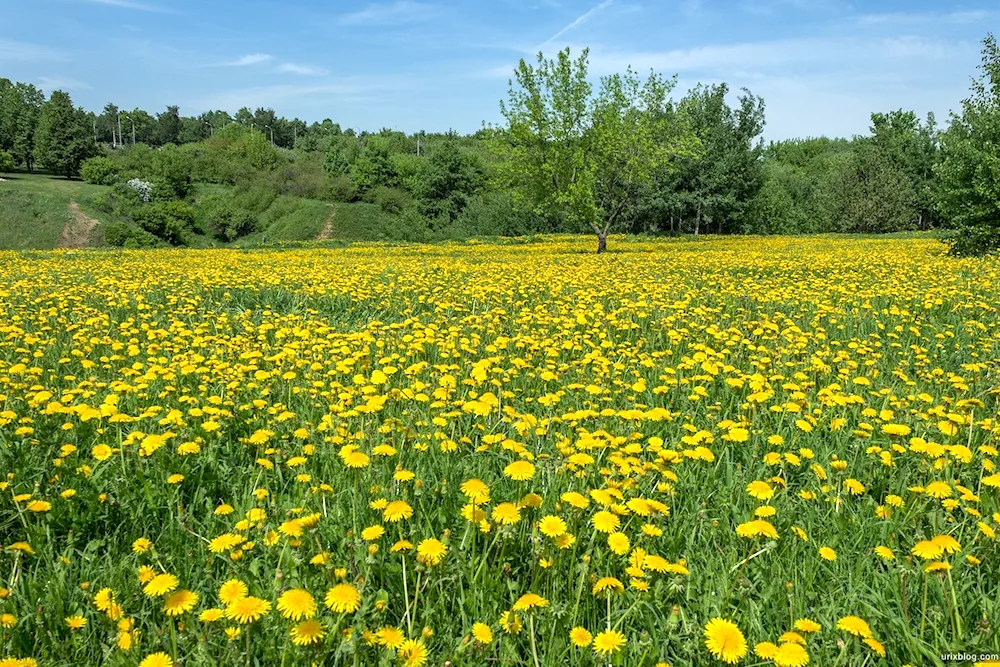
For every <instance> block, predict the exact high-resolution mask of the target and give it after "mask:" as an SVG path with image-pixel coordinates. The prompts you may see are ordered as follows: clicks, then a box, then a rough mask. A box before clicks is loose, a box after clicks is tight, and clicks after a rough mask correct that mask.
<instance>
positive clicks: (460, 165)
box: [404, 141, 486, 220]
mask: <svg viewBox="0 0 1000 667" xmlns="http://www.w3.org/2000/svg"><path fill="white" fill-rule="evenodd" d="M414 179H415V180H416V194H417V196H418V197H420V198H421V200H422V202H421V206H420V212H421V213H422V214H423V215H425V216H427V217H429V218H438V217H447V218H448V220H455V219H456V218H457V217H458V216H459V215H460V214H461V213H462V211H464V210H465V207H466V205H467V204H468V201H469V197H471V196H473V195H475V194H476V193H478V192H480V191H481V190H482V189H483V188H484V187H485V186H486V173H485V170H484V168H483V165H482V161H481V160H480V158H479V156H477V155H476V154H474V153H468V152H465V151H462V150H460V149H459V148H458V145H457V144H456V143H455V142H454V141H446V142H445V143H443V144H441V145H440V146H439V147H437V148H435V149H434V151H433V152H432V153H431V155H430V158H429V159H428V160H427V165H426V167H425V168H423V169H422V170H421V173H418V174H415V175H414ZM404 180H405V179H404Z"/></svg>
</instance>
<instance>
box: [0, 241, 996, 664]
mask: <svg viewBox="0 0 1000 667" xmlns="http://www.w3.org/2000/svg"><path fill="white" fill-rule="evenodd" d="M611 250H612V252H610V253H608V254H607V255H603V256H598V255H594V254H593V253H592V251H593V239H592V238H577V237H552V238H546V239H543V240H542V241H541V242H536V243H523V244H518V243H508V244H484V243H476V242H469V243H462V244H451V245H433V246H430V245H426V246H425V245H413V246H388V245H378V244H359V245H355V246H351V247H348V248H340V249H323V248H318V247H316V248H303V249H297V250H287V251H274V250H236V249H217V250H150V251H96V252H95V251H82V252H80V251H68V252H67V251H55V252H30V253H14V252H0V313H3V315H2V317H0V480H2V481H0V492H2V496H0V579H2V580H0V665H2V666H3V667H15V666H17V667H27V666H30V665H41V666H45V667H48V666H59V667H63V666H69V665H74V666H79V665H110V666H121V667H125V666H135V665H140V666H141V667H169V666H171V665H177V666H183V667H188V666H191V667H195V666H203V665H205V666H207V665H267V666H271V665H281V666H283V667H284V666H291V665H338V664H339V665H378V666H380V667H382V666H385V667H388V666H389V665H406V666H408V667H419V666H420V665H425V664H427V665H445V664H451V665H456V666H483V667H485V666H487V665H526V666H531V667H541V666H542V665H608V664H613V665H629V666H650V667H652V666H654V665H655V666H659V667H662V666H663V665H672V666H673V667H680V666H687V665H698V666H702V665H715V664H718V665H722V664H737V663H738V664H743V665H777V666H778V667H801V666H803V665H822V666H835V667H848V666H850V667H874V666H876V665H892V666H900V665H913V666H924V665H941V664H943V663H942V660H941V655H942V654H946V653H959V652H964V653H980V654H991V653H992V654H1000V629H998V627H997V626H998V623H1000V601H998V599H997V595H996V590H997V583H998V581H1000V550H998V547H997V541H996V533H997V531H998V530H1000V497H998V494H1000V471H997V470H996V463H997V461H998V458H1000V454H998V448H1000V441H998V434H1000V421H998V420H1000V380H998V360H1000V316H998V305H1000V261H998V260H997V259H996V258H992V259H991V258H984V259H955V258H950V257H947V256H946V255H945V247H944V245H943V244H941V243H940V242H938V241H936V240H933V239H920V238H917V239H913V238H884V239H861V238H833V237H812V238H791V237H768V238H755V237H749V238H733V237H731V238H713V239H701V240H669V241H655V240H639V239H629V240H619V239H615V240H613V242H612V247H611ZM959 664H969V663H959ZM977 664H980V665H986V664H998V663H990V662H987V661H980V662H979V663H977Z"/></svg>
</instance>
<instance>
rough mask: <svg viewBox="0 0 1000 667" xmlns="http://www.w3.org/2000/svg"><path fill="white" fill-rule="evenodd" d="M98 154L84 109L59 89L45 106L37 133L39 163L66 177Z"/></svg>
mask: <svg viewBox="0 0 1000 667" xmlns="http://www.w3.org/2000/svg"><path fill="white" fill-rule="evenodd" d="M96 154H97V144H95V143H94V137H93V134H92V133H91V128H89V127H87V123H86V118H85V114H84V112H83V110H82V109H75V108H74V107H73V101H72V100H71V99H70V97H69V95H67V94H66V93H64V92H61V91H56V92H54V93H52V97H51V98H50V99H49V101H48V102H46V103H45V105H44V106H43V107H42V110H41V114H40V116H39V119H38V131H37V134H36V135H35V155H36V156H37V158H38V162H39V164H41V165H42V166H43V167H45V168H46V169H48V170H50V171H52V172H53V173H56V174H58V175H60V176H65V177H66V178H72V177H74V176H77V175H78V174H79V173H80V165H82V164H83V162H84V161H85V160H86V159H87V158H90V157H93V156H94V155H96Z"/></svg>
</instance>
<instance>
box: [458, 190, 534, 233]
mask: <svg viewBox="0 0 1000 667" xmlns="http://www.w3.org/2000/svg"><path fill="white" fill-rule="evenodd" d="M456 223H457V224H458V225H459V226H460V227H461V228H462V229H466V230H468V231H469V235H470V236H528V235H530V234H533V233H535V232H536V231H537V230H539V229H543V228H544V223H545V221H544V220H542V219H541V217H540V216H539V215H538V214H537V213H534V212H533V211H531V210H529V209H525V208H522V207H518V206H516V205H515V202H514V197H513V195H512V194H511V193H509V192H503V191H499V192H485V193H483V194H481V195H474V196H472V197H470V198H469V201H468V203H467V205H466V207H465V210H463V211H462V213H461V214H460V215H459V216H458V218H457V219H456Z"/></svg>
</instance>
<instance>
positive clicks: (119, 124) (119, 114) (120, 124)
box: [112, 111, 124, 143]
mask: <svg viewBox="0 0 1000 667" xmlns="http://www.w3.org/2000/svg"><path fill="white" fill-rule="evenodd" d="M112 134H113V133H112ZM121 138H122V112H121V111H119V112H118V140H119V141H121ZM122 143H124V142H122Z"/></svg>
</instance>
